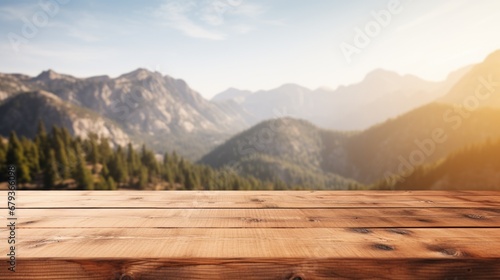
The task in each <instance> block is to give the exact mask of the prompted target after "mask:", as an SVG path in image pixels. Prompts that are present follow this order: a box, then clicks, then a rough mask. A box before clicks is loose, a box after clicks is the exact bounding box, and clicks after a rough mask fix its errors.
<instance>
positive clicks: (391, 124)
mask: <svg viewBox="0 0 500 280" xmlns="http://www.w3.org/2000/svg"><path fill="white" fill-rule="evenodd" d="M455 110H456V108H454V107H452V106H450V105H445V104H437V103H434V104H429V105H426V106H423V107H421V108H418V109H415V110H413V111H411V112H409V113H407V114H405V115H402V116H400V117H398V118H396V119H394V120H389V121H387V122H385V123H383V124H380V125H377V126H374V127H372V128H370V129H368V130H366V131H363V132H362V133H359V134H356V135H353V136H352V137H351V138H350V139H349V141H347V142H346V143H347V144H346V146H345V149H346V150H347V151H348V166H349V167H350V168H348V169H347V170H339V169H335V168H332V169H329V170H328V171H330V172H335V173H338V174H340V175H342V176H345V177H351V178H355V179H357V180H360V181H361V182H365V183H370V182H373V181H375V180H377V179H379V178H382V177H385V176H387V175H388V174H398V173H401V172H400V171H401V170H402V169H405V166H407V165H408V164H407V163H408V162H409V163H410V165H420V164H423V163H429V162H433V161H436V160H438V159H440V158H443V157H446V156H447V155H448V154H449V153H451V152H453V151H455V150H457V149H459V148H462V147H464V146H466V145H470V144H475V143H480V142H483V141H485V140H487V139H488V138H497V137H500V127H499V126H498V125H497V124H498V122H499V121H500V110H497V109H489V108H484V109H479V110H477V111H474V112H471V113H468V115H467V117H462V115H461V114H460V112H461V111H455ZM461 113H464V112H461Z"/></svg>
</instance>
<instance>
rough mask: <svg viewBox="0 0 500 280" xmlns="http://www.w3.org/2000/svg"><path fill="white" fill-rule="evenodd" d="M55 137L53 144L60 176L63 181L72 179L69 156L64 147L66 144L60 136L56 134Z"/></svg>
mask: <svg viewBox="0 0 500 280" xmlns="http://www.w3.org/2000/svg"><path fill="white" fill-rule="evenodd" d="M54 137H55V138H54V139H53V143H54V149H55V154H56V162H57V166H58V169H59V174H60V175H61V177H62V178H63V179H68V178H70V177H71V169H70V167H69V162H68V156H67V154H66V147H65V146H64V142H63V140H62V139H61V138H60V136H58V135H57V134H56V133H54Z"/></svg>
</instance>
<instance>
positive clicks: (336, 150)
mask: <svg viewBox="0 0 500 280" xmlns="http://www.w3.org/2000/svg"><path fill="white" fill-rule="evenodd" d="M380 75H384V73H383V72H379V73H372V75H369V77H367V79H368V80H370V79H375V77H376V76H380ZM451 76H455V77H454V78H455V79H456V78H457V77H461V78H459V79H458V82H457V85H462V86H463V87H464V88H466V90H463V89H462V87H461V86H452V85H450V87H451V89H450V90H449V92H448V93H447V94H446V95H445V97H446V98H452V99H453V98H454V99H455V100H457V101H459V102H460V103H459V104H458V105H462V106H457V103H448V102H443V100H442V99H439V100H438V101H440V102H431V103H428V104H425V105H423V106H420V107H418V108H416V109H413V110H411V111H409V112H406V113H404V114H402V115H400V116H398V117H396V118H393V119H389V120H387V121H385V122H382V123H379V124H377V125H374V126H372V127H370V128H369V129H366V130H363V131H359V132H352V133H345V132H337V131H331V130H325V129H320V128H318V127H316V126H315V125H313V124H311V123H308V122H304V121H301V120H296V119H290V118H280V119H278V120H268V121H264V122H262V123H259V124H258V125H256V126H254V127H252V128H251V129H249V130H246V131H244V132H242V133H240V134H238V135H236V136H234V137H233V138H231V139H230V140H228V141H226V143H224V144H223V145H221V146H219V147H217V148H216V149H214V150H213V151H212V152H211V153H209V154H207V155H206V156H205V157H203V158H202V160H201V162H202V163H205V164H209V165H212V166H216V167H222V166H227V165H229V166H230V165H236V166H238V165H239V164H241V163H244V162H246V161H248V160H250V159H249V158H250V155H255V154H256V155H258V156H259V157H260V158H266V157H267V158H274V159H276V160H281V161H283V162H284V163H283V164H286V165H295V166H301V167H302V168H304V169H306V170H311V171H312V170H315V171H319V172H323V173H324V174H334V175H336V176H340V177H341V178H351V179H354V180H356V181H358V182H361V183H364V184H373V183H375V182H377V181H379V180H381V179H387V178H392V177H394V176H402V175H405V173H407V172H408V171H410V170H412V169H413V168H415V167H417V166H420V165H425V164H431V163H434V162H438V161H440V160H443V159H445V158H447V157H448V156H449V155H450V154H451V153H454V152H455V151H457V150H459V149H462V148H464V147H466V146H468V145H475V144H478V143H483V142H485V141H487V140H488V139H499V138H500V126H498V123H500V108H498V107H496V106H488V105H487V104H488V103H489V102H490V100H488V102H485V103H484V106H479V105H478V106H471V104H468V102H470V101H469V100H472V99H475V98H479V97H477V96H476V95H475V93H476V92H475V91H474V89H475V88H476V87H477V86H478V85H481V88H482V89H483V92H482V94H483V95H484V94H485V92H486V93H487V92H489V93H490V94H489V96H490V98H491V102H492V103H493V104H495V101H496V100H497V98H498V94H496V95H495V93H496V92H497V89H498V88H500V84H498V83H496V77H499V81H500V52H497V53H495V54H493V55H490V56H488V57H487V58H486V59H485V60H484V61H483V62H482V63H480V64H478V65H476V66H474V67H473V68H472V69H471V70H470V71H469V72H467V73H465V74H464V73H460V72H456V73H452V74H451ZM478 77H488V79H490V81H487V82H484V81H480V80H478ZM377 79H379V78H376V79H375V80H377ZM409 79H414V78H412V77H409ZM485 79H486V78H485ZM388 87H390V85H388ZM342 90H345V89H342ZM486 95H488V94H486ZM467 105H468V106H467ZM283 123H286V125H277V124H283ZM297 131H300V133H297ZM242 147H243V148H242ZM245 147H246V148H245ZM248 151H251V152H248ZM261 164H264V163H263V162H261ZM256 165H257V166H259V164H256ZM496 171H497V172H500V170H496ZM255 172H257V173H258V172H261V171H259V170H258V169H257V170H244V173H245V174H249V175H254V176H255V174H256V173H255Z"/></svg>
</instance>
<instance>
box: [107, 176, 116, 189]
mask: <svg viewBox="0 0 500 280" xmlns="http://www.w3.org/2000/svg"><path fill="white" fill-rule="evenodd" d="M106 182H107V185H108V190H112V191H114V190H116V183H115V180H113V178H112V177H108V179H107V180H106Z"/></svg>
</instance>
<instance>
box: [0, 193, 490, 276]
mask: <svg viewBox="0 0 500 280" xmlns="http://www.w3.org/2000/svg"><path fill="white" fill-rule="evenodd" d="M0 203H1V204H0V205H1V207H0V219H2V220H3V221H2V222H3V223H4V224H6V225H8V224H9V222H10V221H11V220H9V218H10V217H9V209H7V192H6V191H2V192H0ZM15 217H16V218H17V220H15V225H16V229H15V237H16V243H15V253H16V272H11V271H9V270H8V267H9V262H8V260H9V256H8V255H7V254H8V253H9V251H10V246H11V245H9V244H8V239H7V238H8V236H9V233H10V229H9V227H8V226H7V227H6V226H4V227H1V229H0V279H23V280H24V279H51V280H58V279H121V280H131V279H287V280H288V279H292V280H305V279H363V278H366V279H500V192H494V191H456V192H453V191H411V192H410V191H405V192H390V191H268V192H266V191H238V192H236V191H234V192H233V191H224V192H222V191H219V192H217V191H210V192H209V191H140V192H136V191H18V192H17V194H16V216H15ZM2 239H3V240H2Z"/></svg>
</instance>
